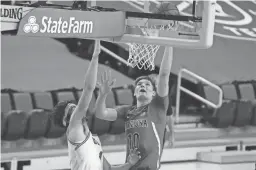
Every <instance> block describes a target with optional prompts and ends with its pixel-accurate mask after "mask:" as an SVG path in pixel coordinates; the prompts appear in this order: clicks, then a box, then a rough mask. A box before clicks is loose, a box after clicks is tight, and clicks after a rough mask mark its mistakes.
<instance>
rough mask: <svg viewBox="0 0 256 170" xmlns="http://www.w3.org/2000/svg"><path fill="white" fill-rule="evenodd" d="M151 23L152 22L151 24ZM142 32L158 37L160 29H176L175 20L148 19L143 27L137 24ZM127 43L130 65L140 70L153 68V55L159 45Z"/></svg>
mask: <svg viewBox="0 0 256 170" xmlns="http://www.w3.org/2000/svg"><path fill="white" fill-rule="evenodd" d="M152 23H153V24H152ZM137 27H138V28H139V29H140V30H141V31H142V33H143V35H144V36H151V37H158V36H159V31H160V30H167V31H168V30H172V31H175V30H177V27H178V22H177V21H168V23H167V21H162V22H159V21H158V22H156V21H154V19H149V20H148V22H146V24H145V26H144V27H140V26H137ZM128 45H129V58H128V60H127V61H128V63H129V64H130V66H131V67H133V68H134V67H136V66H137V67H138V68H139V69H140V70H141V69H142V68H144V69H145V70H150V71H152V70H154V69H155V63H154V60H155V57H156V54H157V52H158V50H159V48H160V45H150V44H138V43H128Z"/></svg>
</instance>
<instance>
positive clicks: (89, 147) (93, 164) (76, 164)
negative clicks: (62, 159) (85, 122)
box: [68, 132, 103, 170]
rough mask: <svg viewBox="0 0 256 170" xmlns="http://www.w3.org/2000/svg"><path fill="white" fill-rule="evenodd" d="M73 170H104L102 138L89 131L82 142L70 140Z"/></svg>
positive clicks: (70, 156)
mask: <svg viewBox="0 0 256 170" xmlns="http://www.w3.org/2000/svg"><path fill="white" fill-rule="evenodd" d="M68 154H69V158H70V166H71V170H103V153H102V147H101V143H100V140H99V138H98V137H97V136H92V134H91V132H89V134H88V136H87V137H86V139H85V140H84V141H82V142H80V143H73V142H71V141H69V140H68Z"/></svg>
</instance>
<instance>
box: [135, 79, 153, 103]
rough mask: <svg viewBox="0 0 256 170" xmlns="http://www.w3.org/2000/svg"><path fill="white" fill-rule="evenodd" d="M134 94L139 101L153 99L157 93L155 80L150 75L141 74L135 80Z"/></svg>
mask: <svg viewBox="0 0 256 170" xmlns="http://www.w3.org/2000/svg"><path fill="white" fill-rule="evenodd" d="M134 95H135V96H136V98H137V100H138V101H151V100H152V99H153V97H154V96H155V95H156V85H155V80H154V79H153V78H152V77H150V76H141V77H138V78H137V79H136V80H135V91H134Z"/></svg>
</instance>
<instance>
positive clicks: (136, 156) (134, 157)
mask: <svg viewBox="0 0 256 170" xmlns="http://www.w3.org/2000/svg"><path fill="white" fill-rule="evenodd" d="M140 158H141V156H140V152H139V151H138V150H137V149H133V150H130V152H129V156H128V163H129V164H131V165H135V164H136V163H137V162H138V161H139V160H140Z"/></svg>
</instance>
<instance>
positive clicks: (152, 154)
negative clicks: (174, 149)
mask: <svg viewBox="0 0 256 170" xmlns="http://www.w3.org/2000/svg"><path fill="white" fill-rule="evenodd" d="M168 103H169V101H168V97H160V96H156V97H154V99H153V100H152V101H151V103H149V104H148V105H145V106H142V107H139V108H137V107H136V106H122V107H120V108H117V113H118V118H121V119H124V121H125V133H126V142H127V146H126V151H127V152H126V153H127V154H126V158H127V157H128V155H129V151H130V149H134V148H137V149H138V150H139V151H140V153H141V157H142V158H141V159H140V161H139V162H138V163H137V164H136V165H135V166H133V167H132V168H131V170H157V169H159V168H160V158H161V155H162V151H163V138H164V132H165V126H166V112H167V109H168Z"/></svg>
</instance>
